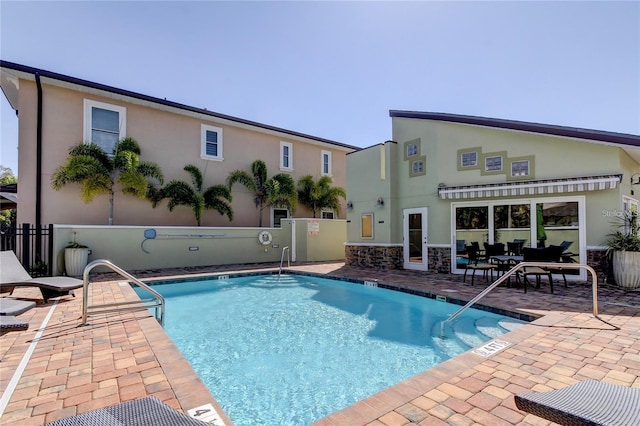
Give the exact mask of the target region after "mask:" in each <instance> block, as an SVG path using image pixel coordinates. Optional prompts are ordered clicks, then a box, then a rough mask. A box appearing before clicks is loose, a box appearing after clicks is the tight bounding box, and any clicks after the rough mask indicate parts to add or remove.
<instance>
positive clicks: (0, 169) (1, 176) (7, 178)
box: [0, 164, 18, 185]
mask: <svg viewBox="0 0 640 426" xmlns="http://www.w3.org/2000/svg"><path fill="white" fill-rule="evenodd" d="M12 183H18V178H17V177H15V176H14V174H13V170H11V168H10V167H4V166H3V165H2V164H0V185H9V184H12Z"/></svg>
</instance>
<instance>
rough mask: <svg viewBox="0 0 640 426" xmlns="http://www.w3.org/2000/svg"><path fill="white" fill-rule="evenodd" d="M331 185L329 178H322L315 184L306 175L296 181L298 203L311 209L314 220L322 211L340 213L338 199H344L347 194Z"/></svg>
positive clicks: (309, 176) (310, 177)
mask: <svg viewBox="0 0 640 426" xmlns="http://www.w3.org/2000/svg"><path fill="white" fill-rule="evenodd" d="M332 183H333V179H331V178H330V177H329V176H322V177H321V178H320V179H318V181H317V182H315V181H314V180H313V176H311V175H306V176H303V177H301V178H300V180H299V181H298V201H300V204H302V205H303V206H307V207H309V208H310V209H311V212H312V213H313V217H314V218H315V217H316V214H317V213H318V212H320V211H322V209H330V210H335V211H336V212H337V213H338V214H339V213H340V198H346V197H347V193H346V191H345V190H344V189H343V188H340V187H338V186H331V184H332Z"/></svg>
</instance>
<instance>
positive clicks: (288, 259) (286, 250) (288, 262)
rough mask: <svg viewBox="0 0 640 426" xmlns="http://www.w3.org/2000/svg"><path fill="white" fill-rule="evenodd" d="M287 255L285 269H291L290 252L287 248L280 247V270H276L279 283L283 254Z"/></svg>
mask: <svg viewBox="0 0 640 426" xmlns="http://www.w3.org/2000/svg"><path fill="white" fill-rule="evenodd" d="M285 252H287V253H289V256H287V268H290V267H291V251H290V250H289V246H285V247H282V255H281V256H280V269H279V270H278V281H280V275H281V274H282V264H283V263H284V253H285Z"/></svg>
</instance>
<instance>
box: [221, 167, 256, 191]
mask: <svg viewBox="0 0 640 426" xmlns="http://www.w3.org/2000/svg"><path fill="white" fill-rule="evenodd" d="M234 183H239V184H240V185H242V186H244V187H245V188H247V189H248V190H250V191H256V190H257V189H258V188H256V183H255V181H254V179H253V176H251V175H250V174H249V173H247V172H245V171H244V170H235V171H233V172H231V173H230V174H229V176H228V177H227V186H228V187H229V189H231V188H232V186H233V184H234Z"/></svg>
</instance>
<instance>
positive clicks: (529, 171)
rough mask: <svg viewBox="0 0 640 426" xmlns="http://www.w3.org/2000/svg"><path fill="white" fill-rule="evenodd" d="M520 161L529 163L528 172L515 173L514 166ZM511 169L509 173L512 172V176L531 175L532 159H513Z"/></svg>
mask: <svg viewBox="0 0 640 426" xmlns="http://www.w3.org/2000/svg"><path fill="white" fill-rule="evenodd" d="M518 163H527V173H526V174H517V175H515V174H513V166H514V165H515V164H518ZM510 168H511V170H510V171H509V173H511V177H522V176H531V161H529V160H516V161H512V162H511V167H510Z"/></svg>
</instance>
